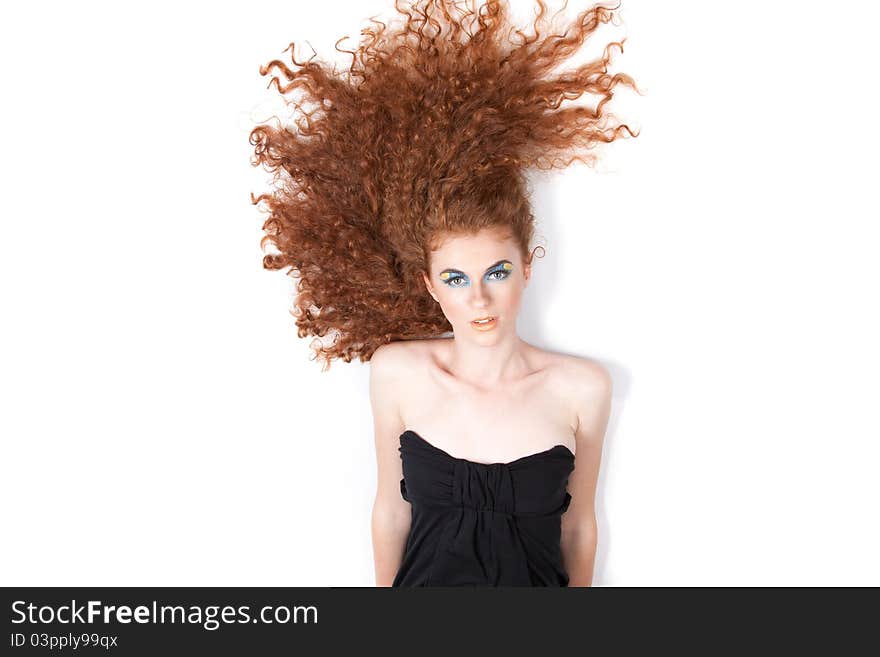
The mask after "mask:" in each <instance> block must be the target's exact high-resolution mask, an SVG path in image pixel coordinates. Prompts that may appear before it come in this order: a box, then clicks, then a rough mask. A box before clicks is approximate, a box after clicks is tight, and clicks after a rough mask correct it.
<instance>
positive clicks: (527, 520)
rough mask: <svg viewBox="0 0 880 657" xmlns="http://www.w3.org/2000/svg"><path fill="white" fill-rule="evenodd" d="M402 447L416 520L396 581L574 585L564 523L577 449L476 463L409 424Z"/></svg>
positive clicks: (403, 485) (404, 490)
mask: <svg viewBox="0 0 880 657" xmlns="http://www.w3.org/2000/svg"><path fill="white" fill-rule="evenodd" d="M399 451H400V458H401V459H402V461H403V479H401V480H400V493H401V495H402V496H403V499H405V500H407V501H408V502H410V503H411V504H412V522H411V525H410V533H409V536H408V538H407V542H406V550H405V552H404V556H403V560H402V562H401V565H400V569H399V570H398V571H397V574H396V575H395V577H394V582H393V583H392V585H391V586H393V587H394V586H399V587H411V586H568V573H567V572H566V570H565V568H564V565H563V561H562V553H561V550H560V529H561V516H562V514H563V513H565V511H566V509H568V505H569V502H570V501H571V495H569V494H568V491H567V490H566V485H567V484H568V476H569V474H570V473H571V472H572V470H574V454H572V452H571V450H569V449H568V448H567V447H565V446H564V445H555V446H553V447H551V448H550V449H547V450H544V451H543V452H538V453H536V454H530V455H529V456H524V457H522V458H518V459H516V460H514V461H510V462H509V463H477V462H474V461H468V460H467V459H460V458H456V457H454V456H452V455H450V454H449V453H447V452H445V451H443V450H442V449H440V448H439V447H435V446H434V445H432V444H431V443H429V442H428V441H426V440H425V439H424V438H422V437H421V436H419V434H417V433H416V432H414V431H410V430H406V431H404V432H403V433H402V434H401V435H400V448H399Z"/></svg>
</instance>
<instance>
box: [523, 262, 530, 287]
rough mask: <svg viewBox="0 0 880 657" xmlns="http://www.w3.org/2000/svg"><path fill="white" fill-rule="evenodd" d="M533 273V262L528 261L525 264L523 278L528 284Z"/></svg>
mask: <svg viewBox="0 0 880 657" xmlns="http://www.w3.org/2000/svg"><path fill="white" fill-rule="evenodd" d="M531 275H532V263H530V262H527V263H526V264H525V265H524V266H523V278H525V279H526V285H528V283H529V277H530V276H531Z"/></svg>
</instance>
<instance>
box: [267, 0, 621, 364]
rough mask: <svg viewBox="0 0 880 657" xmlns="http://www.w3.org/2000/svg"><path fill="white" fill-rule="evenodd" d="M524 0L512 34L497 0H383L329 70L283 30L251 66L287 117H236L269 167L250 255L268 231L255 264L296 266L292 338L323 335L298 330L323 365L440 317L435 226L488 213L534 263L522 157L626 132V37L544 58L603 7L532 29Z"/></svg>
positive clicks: (545, 157)
mask: <svg viewBox="0 0 880 657" xmlns="http://www.w3.org/2000/svg"><path fill="white" fill-rule="evenodd" d="M537 2H538V5H539V11H538V13H537V15H536V18H535V21H534V24H533V26H532V31H533V33H532V34H526V33H524V32H523V31H522V30H520V29H518V28H516V26H515V25H511V24H510V23H509V21H508V17H507V7H506V4H505V3H503V2H501V1H499V0H487V2H485V4H484V5H482V6H480V7H476V6H473V4H474V3H473V1H471V2H465V3H462V2H455V1H453V0H414V1H406V0H395V8H396V10H397V12H398V13H399V14H402V15H403V16H404V17H405V20H403V21H399V22H397V23H394V24H392V25H390V26H389V25H386V24H384V23H381V22H379V21H376V20H374V19H370V20H371V23H372V24H373V26H371V27H368V28H365V29H363V30H362V32H361V33H362V35H363V38H362V40H361V43H360V45H359V47H358V48H357V49H356V50H354V51H347V50H343V51H342V52H347V53H349V54H350V55H351V65H350V67H349V69H348V70H347V71H345V72H343V73H342V74H339V73H337V72H336V71H335V69H332V68H330V67H329V66H327V65H326V64H323V63H321V62H318V61H312V60H313V59H314V56H313V57H312V59H309V60H308V61H304V62H298V61H296V58H295V55H294V52H293V51H294V44H293V43H291V44H290V46H288V48H289V49H290V51H291V61H292V63H293V65H294V67H295V68H294V69H291V68H289V67H288V66H287V65H286V64H285V63H283V62H281V61H279V60H273V61H271V62H269V63H268V64H266V65H265V66H262V67H261V68H260V74H261V75H268V74H269V73H275V74H276V75H273V77H272V78H271V80H270V85H271V84H274V85H275V87H276V88H277V89H278V91H279V93H281V94H282V95H283V96H285V99H286V100H287V102H288V103H289V105H290V106H292V107H293V109H294V111H295V112H296V119H295V121H294V125H288V126H281V125H277V126H269V125H260V126H258V127H256V128H254V129H253V130H252V131H251V133H250V143H251V144H252V145H253V146H254V152H255V155H254V158H252V160H251V163H252V164H253V165H254V166H259V165H261V164H262V165H263V166H264V167H265V168H266V169H267V170H268V171H270V172H274V178H273V182H274V185H273V190H272V191H271V192H269V193H264V194H260V195H259V196H256V197H255V196H254V195H253V194H251V200H252V202H253V203H254V204H258V203H260V202H264V203H265V205H266V207H267V208H268V215H269V216H268V218H267V219H266V220H265V223H264V224H263V230H264V232H265V235H264V236H263V238H262V240H261V246H262V247H263V248H264V253H265V246H266V245H267V244H271V245H272V246H273V247H274V249H275V251H276V252H275V253H268V254H266V255H264V257H263V266H264V267H265V268H266V269H270V270H277V269H281V268H284V267H288V268H290V269H289V271H288V274H289V275H291V276H294V277H296V278H298V279H299V280H298V283H297V297H296V301H295V304H294V308H293V309H292V311H291V312H292V314H293V315H294V316H295V317H296V326H297V328H298V331H297V333H298V335H299V337H301V338H303V337H306V336H309V335H311V336H316V337H317V338H323V337H324V336H327V335H328V334H330V335H332V337H333V338H334V339H333V341H332V342H331V343H329V344H328V343H327V342H326V341H324V340H319V339H316V340H315V341H313V342H312V345H311V348H312V349H313V350H314V351H315V357H320V358H321V359H323V361H324V362H325V368H324V369H327V368H329V367H330V362H331V360H333V359H334V358H342V359H343V360H344V361H345V362H350V361H351V360H352V358H354V357H355V356H357V357H358V358H360V360H361V361H362V362H366V361H369V359H370V356H371V355H372V354H373V352H374V351H375V350H376V349H377V348H378V347H379V346H380V345H382V344H384V343H387V342H391V341H394V340H404V339H412V338H419V337H430V336H436V335H439V334H441V333H444V332H447V331H450V330H451V328H452V327H451V325H450V324H449V322H448V321H447V320H446V318H445V316H444V315H443V313H442V311H441V309H440V306H439V304H437V303H436V302H435V301H434V299H432V298H431V296H430V295H429V293H428V291H427V289H426V288H425V286H424V283H423V281H422V279H421V272H423V271H425V272H427V271H428V270H429V257H430V251H431V250H432V249H433V248H435V247H436V245H437V244H438V243H439V242H440V241H441V240H442V239H443V238H444V237H447V236H450V235H456V234H473V233H475V232H477V231H479V230H481V229H484V228H493V229H502V230H503V231H504V232H505V233H507V234H510V235H512V236H513V237H514V238H515V239H516V241H517V243H518V244H519V246H520V248H521V252H522V256H523V261H524V262H531V254H532V251H531V250H530V245H531V241H532V238H533V235H534V217H533V215H532V213H531V209H530V204H529V200H528V197H527V191H526V182H525V177H524V171H525V169H527V168H529V167H536V168H539V169H552V168H554V167H558V168H563V167H566V166H568V165H569V164H571V163H572V162H574V161H576V160H577V161H580V162H583V163H585V164H588V165H589V164H593V163H594V161H595V155H593V153H592V152H591V149H592V148H593V147H594V146H595V145H596V144H597V143H598V142H611V141H614V140H615V139H617V138H618V137H620V136H621V135H623V134H624V133H626V134H627V135H629V136H630V137H633V136H636V134H634V133H633V132H632V131H631V130H630V129H629V127H628V126H627V125H626V124H622V123H619V122H618V121H617V119H616V118H615V117H614V115H612V114H610V113H608V112H607V110H606V109H605V105H606V103H607V102H608V101H609V100H611V98H612V96H613V90H614V88H615V87H616V86H617V85H618V84H623V85H626V86H629V87H630V88H632V89H634V90H636V91H638V89H637V88H636V85H635V83H634V81H633V80H632V78H630V77H629V76H627V75H625V74H623V73H615V74H610V73H609V72H608V64H609V62H610V59H611V50H612V47H613V46H617V47H618V48H619V49H620V50H621V52H622V51H623V41H625V39H624V40H621V41H620V42H613V43H610V44H608V45H607V46H606V47H605V49H604V53H603V56H602V57H600V58H598V59H596V60H593V61H590V62H588V63H585V64H582V65H580V66H578V67H576V68H575V69H573V70H570V71H565V72H560V73H552V74H551V73H550V71H551V70H552V69H553V68H554V67H556V66H557V65H558V64H560V63H561V62H563V61H564V60H565V58H566V57H568V56H569V55H570V54H572V53H573V52H575V51H576V50H577V49H578V48H579V47H580V46H581V45H582V44H583V43H584V41H585V40H586V39H587V37H588V36H590V34H591V33H593V32H594V31H595V30H596V29H597V28H598V27H599V25H600V24H601V23H607V22H609V21H610V20H611V19H612V18H613V16H614V10H615V9H617V8H618V7H613V8H608V7H605V6H602V5H595V6H593V7H591V8H590V9H587V10H585V11H583V12H581V13H580V14H579V15H578V16H577V17H576V18H575V19H574V21H573V22H572V23H571V24H569V25H568V26H566V28H565V30H564V32H562V33H561V34H557V33H551V34H549V35H547V36H543V37H542V35H541V32H540V29H541V28H543V27H544V26H545V22H546V16H545V15H546V10H547V7H546V6H545V4H544V2H542V0H537ZM461 4H465V5H471V6H466V7H465V8H461V7H460V6H459V5H461ZM554 18H555V15H554ZM551 27H553V26H552V23H551ZM512 32H515V33H516V35H517V37H514V38H511V33H512ZM344 38H345V37H343V39H344ZM343 39H340V41H342V40H343ZM338 43H339V42H337V49H339V48H338ZM279 76H282V77H283V78H284V80H285V81H284V82H282V81H281V80H280V79H279ZM584 93H590V94H596V95H597V96H598V97H599V100H598V102H597V104H596V105H595V107H587V106H584V105H574V106H567V107H561V104H562V102H563V101H564V100H572V99H576V98H578V97H580V96H581V95H583V94H584ZM288 94H289V95H290V96H289V97H288ZM307 105H308V106H311V107H308V108H307V107H306V106H307ZM276 118H277V117H276ZM278 123H280V122H278ZM566 156H567V157H566Z"/></svg>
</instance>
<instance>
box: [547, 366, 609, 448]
mask: <svg viewBox="0 0 880 657" xmlns="http://www.w3.org/2000/svg"><path fill="white" fill-rule="evenodd" d="M542 356H543V357H544V358H546V359H547V365H548V370H549V371H550V377H549V381H550V384H551V387H552V389H553V390H554V392H555V394H557V395H558V396H559V398H561V399H564V400H565V403H566V404H567V405H568V407H569V409H570V412H571V414H572V415H571V418H572V428H575V431H577V429H576V427H580V426H583V425H584V424H585V423H589V422H592V421H594V420H593V418H595V417H597V416H598V417H601V416H603V415H605V414H607V412H608V410H609V407H610V404H611V396H612V388H613V382H612V378H611V374H610V372H609V371H608V369H607V368H606V367H605V366H604V365H602V364H601V363H600V362H598V361H596V360H593V359H592V358H587V357H584V356H574V355H570V354H560V353H555V352H542Z"/></svg>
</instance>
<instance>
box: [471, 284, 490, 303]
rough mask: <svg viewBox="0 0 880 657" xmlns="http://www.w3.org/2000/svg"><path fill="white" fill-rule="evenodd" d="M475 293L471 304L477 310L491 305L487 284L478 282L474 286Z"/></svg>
mask: <svg viewBox="0 0 880 657" xmlns="http://www.w3.org/2000/svg"><path fill="white" fill-rule="evenodd" d="M472 289H473V293H472V296H471V303H473V305H474V307H475V308H485V307H486V306H488V305H489V290H488V288H487V287H486V284H485V283H484V282H483V281H480V282H478V283H477V284H476V285H474V286H472Z"/></svg>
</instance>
